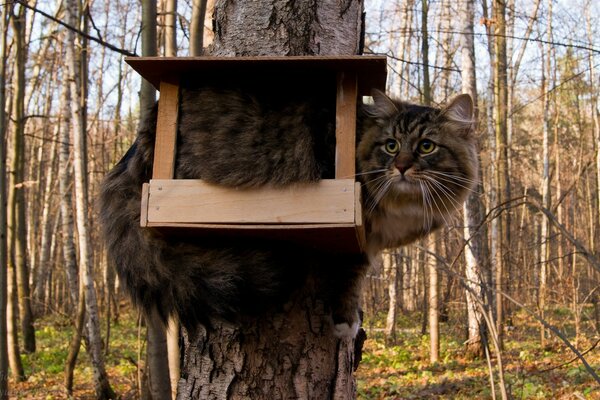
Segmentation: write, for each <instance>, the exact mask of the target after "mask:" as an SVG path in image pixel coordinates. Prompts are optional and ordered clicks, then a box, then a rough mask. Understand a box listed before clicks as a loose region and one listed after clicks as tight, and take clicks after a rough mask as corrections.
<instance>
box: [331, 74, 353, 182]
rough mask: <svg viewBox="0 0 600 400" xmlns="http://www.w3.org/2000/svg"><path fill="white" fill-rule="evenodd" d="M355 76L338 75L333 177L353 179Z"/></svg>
mask: <svg viewBox="0 0 600 400" xmlns="http://www.w3.org/2000/svg"><path fill="white" fill-rule="evenodd" d="M357 96H358V93H357V80H356V74H355V73H352V72H340V73H339V75H338V85H337V99H336V112H335V140H336V145H335V177H336V179H345V178H346V179H347V178H352V179H354V174H355V162H356V161H355V153H356V100H357Z"/></svg>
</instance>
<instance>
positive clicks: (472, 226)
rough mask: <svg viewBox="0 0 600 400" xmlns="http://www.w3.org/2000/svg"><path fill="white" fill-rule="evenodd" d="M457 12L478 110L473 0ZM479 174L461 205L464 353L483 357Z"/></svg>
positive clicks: (466, 80)
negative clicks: (462, 223) (465, 311)
mask: <svg viewBox="0 0 600 400" xmlns="http://www.w3.org/2000/svg"><path fill="white" fill-rule="evenodd" d="M459 15H460V29H459V31H461V32H463V33H462V34H461V37H460V42H461V44H460V45H461V78H462V92H463V93H468V94H469V95H470V96H471V98H472V99H473V103H474V105H475V109H476V110H477V79H476V73H475V45H474V38H473V19H474V15H475V11H474V1H473V0H462V1H461V5H460V14H459ZM479 177H480V178H479V182H478V184H477V186H476V189H475V191H473V192H471V193H470V194H469V197H468V198H467V200H466V201H465V203H464V206H463V213H464V223H465V228H464V235H465V238H466V239H467V240H468V243H467V244H466V246H465V277H466V279H467V281H466V285H467V286H468V288H469V289H467V290H465V296H466V302H467V354H469V355H471V356H476V355H477V356H482V355H483V354H484V348H483V346H484V342H487V341H488V339H487V337H483V338H482V335H484V334H485V332H486V330H485V321H484V318H483V315H482V314H481V311H480V309H479V308H478V307H477V304H476V303H475V302H476V301H477V299H475V298H473V294H476V295H477V296H478V298H479V299H480V300H483V301H484V303H485V297H486V296H484V286H485V284H490V283H491V282H490V281H489V280H486V275H488V274H489V271H488V274H485V273H484V271H486V270H488V268H489V265H488V262H487V260H488V257H489V253H488V247H487V229H486V225H484V224H483V219H484V217H485V208H484V205H483V203H482V201H481V196H482V194H483V193H484V192H483V185H482V172H481V167H479ZM488 300H489V297H488ZM482 339H484V340H482Z"/></svg>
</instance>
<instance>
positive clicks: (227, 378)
mask: <svg viewBox="0 0 600 400" xmlns="http://www.w3.org/2000/svg"><path fill="white" fill-rule="evenodd" d="M362 11H363V3H362V1H361V0H344V1H324V2H292V1H288V0H276V1H267V0H260V1H253V2H239V1H232V0H223V1H219V2H217V4H216V5H215V27H216V30H215V38H214V43H213V45H214V46H213V51H212V55H219V56H234V55H247V56H255V55H344V54H346V55H352V54H357V53H359V52H360V43H361V37H360V32H361V17H362ZM237 21H244V23H243V24H240V23H238V22H237ZM330 318H331V317H330V315H329V312H328V310H327V305H326V303H325V302H324V300H323V298H322V297H321V293H319V291H318V290H317V287H316V285H315V283H314V282H313V281H312V280H308V282H307V284H306V287H304V288H303V289H302V290H301V291H299V292H298V293H296V294H294V295H292V299H291V300H290V301H289V302H288V303H287V304H286V305H285V306H284V307H283V309H282V310H281V311H280V312H277V313H273V314H271V315H268V316H262V317H249V316H241V317H240V324H239V325H230V324H226V323H223V322H220V321H212V323H211V326H210V327H205V326H201V325H200V326H198V327H197V329H196V330H195V331H196V332H189V331H187V330H185V329H182V336H183V351H184V359H183V365H182V374H181V375H182V378H181V380H180V383H179V388H178V398H180V399H192V398H193V399H207V398H208V399H248V398H253V399H267V398H282V399H352V398H354V397H355V396H356V385H355V381H354V378H353V376H352V371H353V369H354V364H355V346H357V347H358V348H359V349H360V348H361V347H362V340H364V338H362V339H361V337H360V333H359V338H358V339H357V340H356V342H355V341H352V340H340V339H337V338H335V337H334V336H333V334H332V332H331V322H330Z"/></svg>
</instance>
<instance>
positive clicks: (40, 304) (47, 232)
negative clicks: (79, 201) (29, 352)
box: [34, 126, 60, 310]
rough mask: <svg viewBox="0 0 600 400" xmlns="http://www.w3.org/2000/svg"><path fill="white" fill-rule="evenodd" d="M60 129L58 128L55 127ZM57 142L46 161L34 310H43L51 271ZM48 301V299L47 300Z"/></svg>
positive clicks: (55, 141)
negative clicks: (52, 197) (52, 201)
mask: <svg viewBox="0 0 600 400" xmlns="http://www.w3.org/2000/svg"><path fill="white" fill-rule="evenodd" d="M57 128H58V129H60V126H57ZM58 129H56V133H58ZM57 142H58V141H57V140H53V141H52V144H51V145H50V157H49V159H48V161H47V166H48V168H47V169H46V173H47V177H46V183H45V188H44V196H43V200H42V217H41V222H40V231H41V235H42V238H41V243H40V248H41V249H40V260H39V263H38V267H37V279H36V282H35V286H34V287H35V290H34V295H35V297H34V298H35V303H34V304H35V308H36V310H44V309H45V308H46V307H45V302H46V301H47V299H45V292H46V284H47V282H48V279H49V276H50V271H51V269H52V264H51V259H50V257H51V254H50V250H51V246H52V239H53V237H54V231H53V230H52V228H53V226H54V223H53V221H52V218H51V215H50V214H51V213H50V206H51V204H52V203H51V201H50V199H51V196H52V185H54V182H55V179H54V171H55V166H56V165H55V160H56V147H57ZM48 300H49V299H48Z"/></svg>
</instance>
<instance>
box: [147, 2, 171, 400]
mask: <svg viewBox="0 0 600 400" xmlns="http://www.w3.org/2000/svg"><path fill="white" fill-rule="evenodd" d="M156 7H157V6H156V0H144V1H142V55H143V56H146V57H147V56H156V55H157V53H158V50H157V26H156V15H157V12H156ZM173 7H175V5H173ZM173 34H174V32H173ZM167 45H169V44H168V43H167ZM170 45H172V43H171V44H170ZM165 50H166V48H165ZM174 50H175V49H173V48H171V49H169V50H168V51H170V52H172V51H174ZM165 55H166V54H165ZM155 102H156V90H155V89H154V87H153V86H152V85H151V84H150V83H149V82H148V81H146V80H145V79H142V87H141V90H140V120H141V121H143V120H144V119H146V118H147V117H146V113H148V112H150V110H151V109H152V107H153V106H154V104H155ZM145 317H146V326H147V331H146V334H147V344H146V361H147V362H146V367H147V369H146V371H144V373H145V375H146V377H147V379H146V380H145V381H144V383H145V384H146V385H148V386H147V387H146V388H144V393H146V394H147V395H148V396H149V398H151V399H155V400H157V399H166V398H170V397H171V387H170V380H169V360H168V357H167V354H168V353H167V343H166V339H165V332H166V326H165V324H164V323H163V322H162V321H160V320H159V319H158V318H157V317H156V315H152V314H150V315H146V316H145ZM165 385H167V386H166V387H165Z"/></svg>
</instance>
